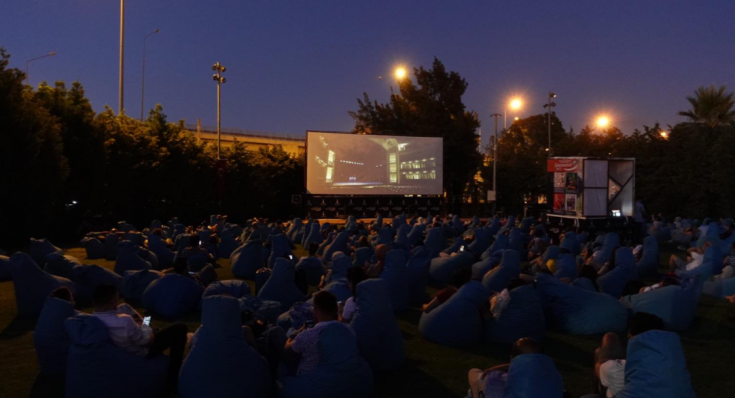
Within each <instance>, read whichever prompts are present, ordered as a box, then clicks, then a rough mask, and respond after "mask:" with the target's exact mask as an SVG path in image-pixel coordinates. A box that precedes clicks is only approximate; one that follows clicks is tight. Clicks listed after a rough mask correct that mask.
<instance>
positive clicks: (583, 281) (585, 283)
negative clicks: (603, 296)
mask: <svg viewBox="0 0 735 398" xmlns="http://www.w3.org/2000/svg"><path fill="white" fill-rule="evenodd" d="M572 286H574V287H578V288H580V289H584V290H587V291H590V292H595V293H597V289H595V284H594V282H592V280H590V279H588V278H577V279H575V280H574V282H572Z"/></svg>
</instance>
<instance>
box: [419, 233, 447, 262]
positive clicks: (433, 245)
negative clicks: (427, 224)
mask: <svg viewBox="0 0 735 398" xmlns="http://www.w3.org/2000/svg"><path fill="white" fill-rule="evenodd" d="M424 247H425V248H427V249H429V251H430V252H431V258H435V257H439V253H441V252H442V250H444V249H445V248H446V247H447V241H446V239H445V238H444V233H443V231H442V229H441V228H430V229H429V232H428V233H427V235H426V240H425V241H424Z"/></svg>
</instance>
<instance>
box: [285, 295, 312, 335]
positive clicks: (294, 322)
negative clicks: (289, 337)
mask: <svg viewBox="0 0 735 398" xmlns="http://www.w3.org/2000/svg"><path fill="white" fill-rule="evenodd" d="M313 320H314V304H313V300H312V301H311V302H308V301H307V302H303V303H301V302H299V303H296V304H294V305H293V306H292V307H291V309H289V310H288V311H286V312H284V313H283V314H281V315H280V316H279V317H278V320H277V321H276V325H277V326H278V327H280V328H281V329H283V330H289V329H291V328H294V329H295V330H299V329H300V328H301V327H302V326H304V324H305V323H307V322H309V321H313Z"/></svg>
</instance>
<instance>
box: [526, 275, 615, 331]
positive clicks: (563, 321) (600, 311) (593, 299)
mask: <svg viewBox="0 0 735 398" xmlns="http://www.w3.org/2000/svg"><path fill="white" fill-rule="evenodd" d="M536 292H537V293H538V294H539V298H540V299H541V303H542V305H543V307H544V312H545V314H546V315H547V320H551V321H553V324H554V325H555V326H556V327H558V328H559V329H561V330H562V331H565V332H567V333H570V334H578V335H587V334H598V333H607V332H617V333H622V332H623V331H625V328H626V326H627V323H628V310H627V309H626V308H625V307H624V306H623V305H622V304H621V303H620V301H618V300H617V299H615V298H612V297H610V296H609V295H607V294H604V293H597V292H592V291H588V290H585V289H580V288H577V287H575V286H572V285H568V284H566V283H563V282H561V281H559V280H558V279H557V278H556V277H554V276H553V275H548V274H538V275H537V276H536Z"/></svg>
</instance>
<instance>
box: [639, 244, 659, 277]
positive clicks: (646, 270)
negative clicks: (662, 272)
mask: <svg viewBox="0 0 735 398" xmlns="http://www.w3.org/2000/svg"><path fill="white" fill-rule="evenodd" d="M658 262H659V252H658V241H657V240H656V238H655V237H653V236H647V237H646V239H644V240H643V255H642V256H641V259H640V260H638V263H637V264H636V266H637V267H638V273H639V274H640V275H656V273H657V272H658Z"/></svg>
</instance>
